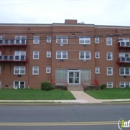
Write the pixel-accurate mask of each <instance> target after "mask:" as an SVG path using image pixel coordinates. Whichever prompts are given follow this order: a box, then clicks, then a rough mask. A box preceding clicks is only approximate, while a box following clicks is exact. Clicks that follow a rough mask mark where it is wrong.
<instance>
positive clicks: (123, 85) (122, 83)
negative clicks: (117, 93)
mask: <svg viewBox="0 0 130 130" xmlns="http://www.w3.org/2000/svg"><path fill="white" fill-rule="evenodd" d="M120 87H121V88H126V87H130V82H120Z"/></svg>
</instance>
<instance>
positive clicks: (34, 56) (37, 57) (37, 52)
mask: <svg viewBox="0 0 130 130" xmlns="http://www.w3.org/2000/svg"><path fill="white" fill-rule="evenodd" d="M35 53H37V55H36V54H35ZM35 56H37V58H35ZM33 59H39V51H33Z"/></svg>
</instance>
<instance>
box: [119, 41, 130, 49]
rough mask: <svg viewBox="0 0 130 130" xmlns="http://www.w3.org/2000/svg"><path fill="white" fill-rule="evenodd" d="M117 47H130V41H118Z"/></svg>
mask: <svg viewBox="0 0 130 130" xmlns="http://www.w3.org/2000/svg"><path fill="white" fill-rule="evenodd" d="M118 47H119V48H121V47H122V48H127V47H128V48H130V42H124V41H122V42H119V43H118Z"/></svg>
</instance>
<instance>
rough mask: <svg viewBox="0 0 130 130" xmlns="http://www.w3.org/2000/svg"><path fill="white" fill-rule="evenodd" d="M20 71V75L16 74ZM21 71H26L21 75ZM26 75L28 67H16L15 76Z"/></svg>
mask: <svg viewBox="0 0 130 130" xmlns="http://www.w3.org/2000/svg"><path fill="white" fill-rule="evenodd" d="M16 71H18V73H16ZM21 71H24V73H21ZM25 73H26V67H25V66H14V75H25Z"/></svg>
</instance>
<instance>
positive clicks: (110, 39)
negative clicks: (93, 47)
mask: <svg viewBox="0 0 130 130" xmlns="http://www.w3.org/2000/svg"><path fill="white" fill-rule="evenodd" d="M106 45H107V46H112V37H107V38H106Z"/></svg>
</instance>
